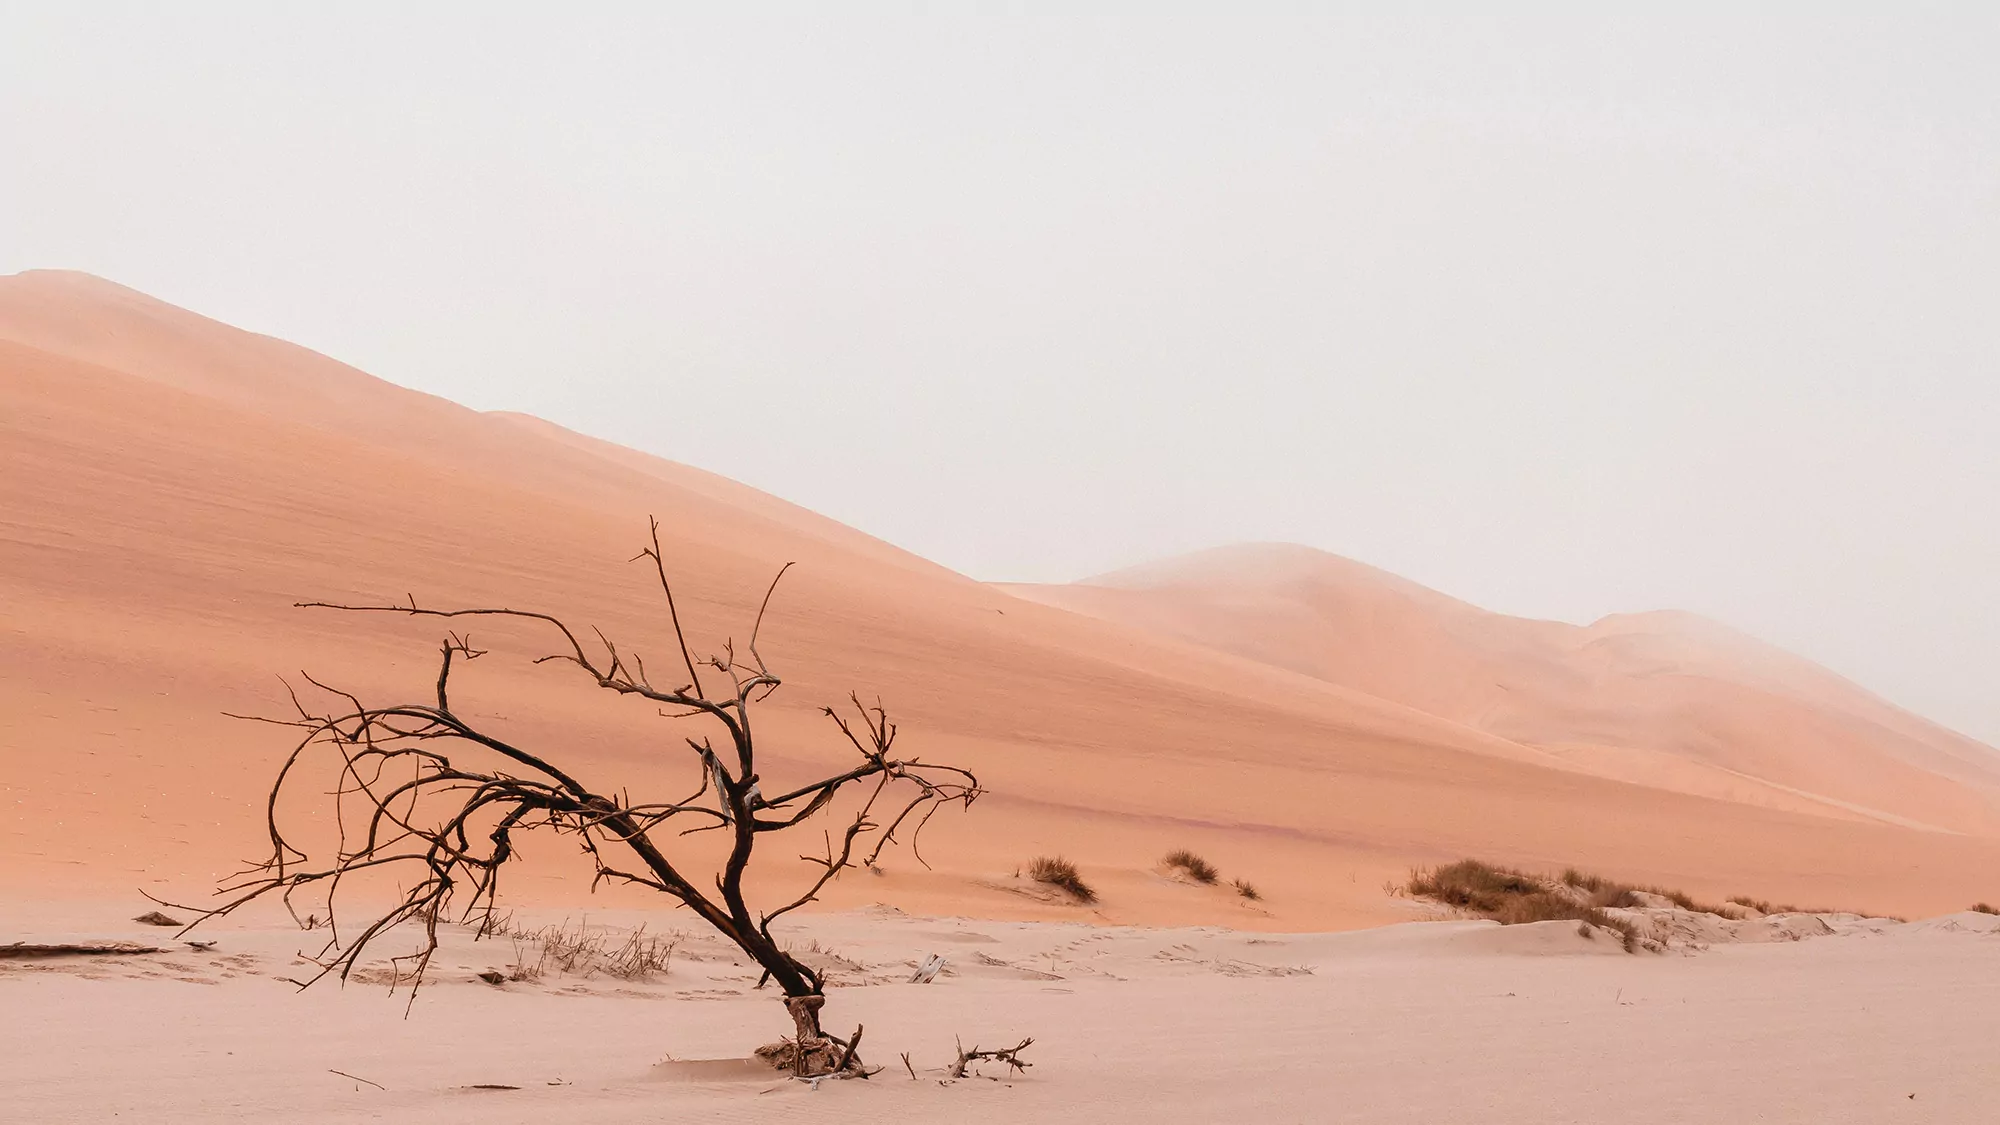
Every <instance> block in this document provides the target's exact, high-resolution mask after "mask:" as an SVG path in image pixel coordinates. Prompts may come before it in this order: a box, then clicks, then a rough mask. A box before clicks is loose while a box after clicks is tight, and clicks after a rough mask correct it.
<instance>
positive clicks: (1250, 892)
mask: <svg viewBox="0 0 2000 1125" xmlns="http://www.w3.org/2000/svg"><path fill="white" fill-rule="evenodd" d="M1230 885H1231V886H1233V887H1235V888H1236V893H1237V894H1239V895H1242V896H1243V897H1244V898H1247V899H1249V900H1250V901H1251V902H1259V901H1262V900H1263V898H1264V896H1263V895H1260V894H1258V893H1257V888H1255V887H1253V886H1251V885H1250V884H1249V883H1246V882H1244V881H1243V880H1241V879H1238V880H1236V881H1235V882H1234V883H1232V884H1230Z"/></svg>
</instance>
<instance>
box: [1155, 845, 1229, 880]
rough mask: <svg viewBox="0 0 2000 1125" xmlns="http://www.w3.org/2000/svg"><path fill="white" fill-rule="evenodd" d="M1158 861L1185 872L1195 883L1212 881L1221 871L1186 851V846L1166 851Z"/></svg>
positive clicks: (1218, 876)
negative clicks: (1165, 854) (1165, 856)
mask: <svg viewBox="0 0 2000 1125" xmlns="http://www.w3.org/2000/svg"><path fill="white" fill-rule="evenodd" d="M1160 862H1161V863H1164V864H1166V865H1167V866H1168V867H1171V868H1174V869H1175V870H1178V871H1181V872H1183V873H1185V874H1186V875H1187V877H1188V878H1190V879H1193V880H1194V881H1195V882H1197V883H1213V882H1215V881H1216V879H1218V878H1220V877H1221V875H1222V872H1220V871H1217V870H1216V869H1215V865H1214V864H1212V863H1210V862H1208V861H1207V860H1205V859H1203V858H1201V857H1200V856H1198V855H1196V854H1194V853H1193V852H1191V851H1188V850H1187V849H1186V848H1182V849H1180V850H1179V851H1172V852H1168V853H1167V858H1165V859H1163V860H1161V861H1160Z"/></svg>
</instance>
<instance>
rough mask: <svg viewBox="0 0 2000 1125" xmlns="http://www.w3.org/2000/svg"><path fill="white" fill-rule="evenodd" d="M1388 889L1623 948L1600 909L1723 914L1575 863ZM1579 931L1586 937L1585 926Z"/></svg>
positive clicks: (1631, 937)
mask: <svg viewBox="0 0 2000 1125" xmlns="http://www.w3.org/2000/svg"><path fill="white" fill-rule="evenodd" d="M1392 889H1393V890H1396V891H1407V892H1408V893H1410V894H1412V895H1415V896H1417V897H1418V898H1428V899H1432V900H1434V901H1437V902H1441V903H1444V904H1445V905H1447V906H1453V907H1457V908H1458V909H1460V910H1464V911H1466V912H1468V913H1471V914H1477V915H1480V916H1482V917H1486V918H1491V919H1493V920H1494V921H1496V922H1499V923H1501V924H1503V925H1514V924H1517V923H1521V922H1545V921H1550V920H1552V919H1565V918H1575V919H1578V920H1579V921H1581V922H1584V923H1587V924H1588V925H1589V926H1604V927H1607V928H1609V929H1613V930H1616V931H1618V932H1619V933H1621V934H1623V935H1624V937H1625V948H1626V949H1627V950H1628V951H1630V950H1633V949H1636V948H1638V947H1639V946H1640V945H1642V944H1646V943H1645V942H1644V941H1643V939H1641V938H1640V937H1639V936H1638V934H1637V931H1636V929H1635V928H1634V927H1633V926H1632V925H1631V924H1630V923H1628V922H1625V921H1624V920H1622V919H1617V918H1613V917H1611V916H1609V915H1607V914H1605V913H1604V911H1606V910H1621V909H1623V910H1636V909H1643V908H1645V906H1646V901H1645V899H1643V898H1641V897H1640V896H1641V895H1642V894H1643V895H1657V896H1659V897H1660V898H1663V899H1666V900H1667V901H1668V902H1671V903H1673V904H1674V905H1675V906H1677V907H1679V908H1681V909H1682V910H1686V911H1688V912H1690V913H1694V914H1714V915H1716V916H1718V917H1727V915H1726V914H1724V912H1723V908H1722V907H1719V906H1710V905H1708V904H1706V903H1703V902H1700V901H1698V900H1696V899H1695V898H1694V897H1693V896H1691V895H1688V894H1686V893H1684V892H1681V891H1676V890H1669V889H1667V888H1665V887H1652V886H1643V885H1634V884H1627V883H1620V882H1618V881H1616V880H1614V879H1607V878H1605V877H1604V876H1602V875H1594V874H1591V873H1589V872H1584V871H1579V870H1577V869H1576V868H1574V867H1570V868H1566V869H1564V871H1563V873H1562V874H1561V875H1560V876H1557V877H1556V878H1553V879H1551V878H1548V877H1546V876H1541V875H1530V874H1528V873H1527V872H1525V871H1516V870H1514V869H1512V868H1507V867H1496V866H1494V865H1492V864H1490V863H1481V862H1480V861H1478V860H1476V859H1464V860H1460V861H1458V862H1457V863H1452V864H1447V865H1445V866H1443V867H1434V868H1417V869H1415V870H1412V871H1411V872H1410V881H1409V883H1408V884H1406V885H1405V886H1402V887H1393V885H1392ZM1729 901H1730V902H1732V903H1735V904H1736V905H1738V906H1745V907H1749V908H1750V909H1752V910H1755V911H1757V912H1758V913H1760V914H1842V913H1852V912H1851V911H1840V910H1805V909H1801V908H1799V907H1796V906H1788V905H1782V904H1776V903H1772V902H1770V901H1767V900H1765V899H1757V898H1751V897H1749V896H1748V895H1735V896H1732V897H1731V898H1730V899H1729ZM1982 907H1983V908H1984V909H1985V910H1986V912H1988V913H1994V914H2000V910H1995V909H1994V908H1992V907H1990V906H1986V905H1985V904H1984V903H1981V904H1980V906H1975V907H1973V909H1974V910H1979V909H1981V908H1982ZM1895 920H1896V921H1901V920H1902V919H1895ZM1582 932H1584V933H1585V935H1586V936H1588V930H1587V928H1586V929H1584V930H1583V931H1582Z"/></svg>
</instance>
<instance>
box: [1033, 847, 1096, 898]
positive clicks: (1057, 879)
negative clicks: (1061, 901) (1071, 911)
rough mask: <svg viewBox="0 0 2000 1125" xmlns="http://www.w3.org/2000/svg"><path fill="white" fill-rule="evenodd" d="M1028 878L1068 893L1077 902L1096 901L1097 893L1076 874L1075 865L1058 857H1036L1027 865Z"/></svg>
mask: <svg viewBox="0 0 2000 1125" xmlns="http://www.w3.org/2000/svg"><path fill="white" fill-rule="evenodd" d="M1028 877H1029V878H1031V879H1033V880H1034V881H1035V882H1037V883H1047V884H1048V885H1049V886H1051V887H1058V888H1060V889H1062V890H1065V891H1068V892H1069V893H1070V894H1071V895H1072V896H1073V897H1074V898H1075V899H1076V900H1077V901H1078V902H1085V903H1089V902H1096V901H1097V892H1096V891H1094V890H1091V889H1090V884H1088V883H1086V882H1084V881H1083V876H1082V875H1080V874H1078V873H1077V870H1076V864H1074V863H1071V862H1070V861H1069V860H1066V859H1064V858H1063V857H1061V856H1059V855H1057V856H1046V855H1042V856H1036V857H1035V858H1034V859H1033V860H1032V861H1031V862H1030V863H1029V864H1028Z"/></svg>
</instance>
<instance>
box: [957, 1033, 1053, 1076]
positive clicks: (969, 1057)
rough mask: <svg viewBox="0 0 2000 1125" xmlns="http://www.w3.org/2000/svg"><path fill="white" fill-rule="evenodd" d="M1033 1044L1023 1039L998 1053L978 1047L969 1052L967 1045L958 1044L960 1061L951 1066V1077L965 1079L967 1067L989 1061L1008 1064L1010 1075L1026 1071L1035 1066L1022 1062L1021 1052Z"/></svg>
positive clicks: (1031, 1040) (1030, 1040)
mask: <svg viewBox="0 0 2000 1125" xmlns="http://www.w3.org/2000/svg"><path fill="white" fill-rule="evenodd" d="M1033 1042H1034V1040H1033V1039H1023V1040H1021V1041H1020V1042H1019V1043H1016V1044H1014V1045H1013V1046H1012V1047H1003V1048H1001V1049H999V1050H996V1051H982V1050H980V1049H979V1048H978V1047H974V1048H973V1049H972V1050H970V1051H968V1050H966V1049H965V1044H964V1043H963V1042H960V1043H958V1061H957V1062H955V1063H953V1064H951V1076H952V1077H953V1078H963V1077H965V1068H966V1066H968V1065H969V1064H971V1063H976V1062H986V1061H989V1060H990V1061H992V1062H1003V1063H1006V1064H1007V1067H1008V1073H1010V1074H1012V1073H1016V1072H1018V1071H1023V1070H1026V1069H1028V1068H1029V1067H1031V1066H1033V1065H1035V1064H1034V1063H1031V1062H1024V1061H1022V1059H1021V1052H1022V1051H1025V1050H1027V1049H1028V1046H1029V1045H1030V1044H1032V1043H1033Z"/></svg>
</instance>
